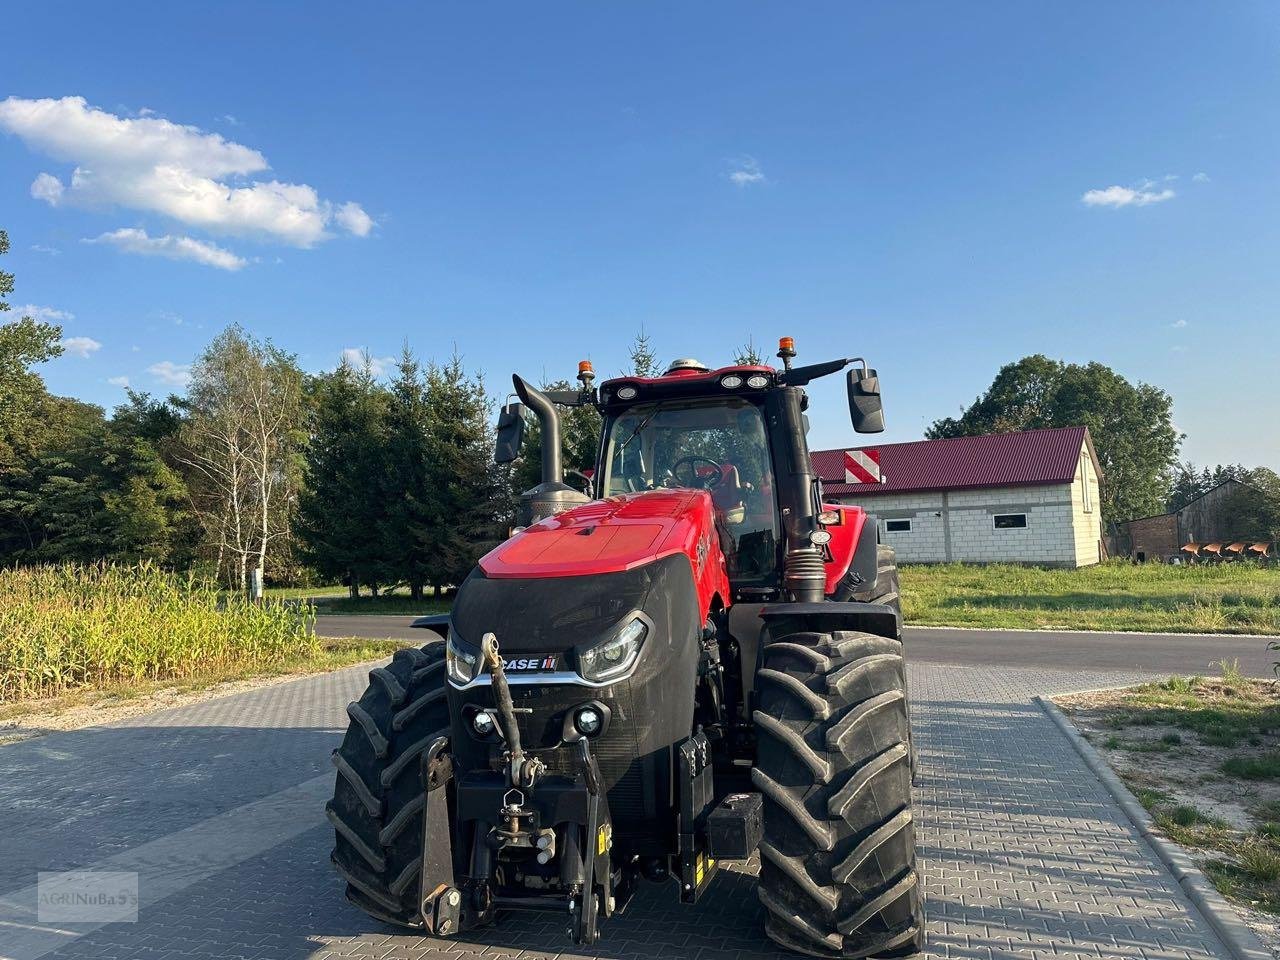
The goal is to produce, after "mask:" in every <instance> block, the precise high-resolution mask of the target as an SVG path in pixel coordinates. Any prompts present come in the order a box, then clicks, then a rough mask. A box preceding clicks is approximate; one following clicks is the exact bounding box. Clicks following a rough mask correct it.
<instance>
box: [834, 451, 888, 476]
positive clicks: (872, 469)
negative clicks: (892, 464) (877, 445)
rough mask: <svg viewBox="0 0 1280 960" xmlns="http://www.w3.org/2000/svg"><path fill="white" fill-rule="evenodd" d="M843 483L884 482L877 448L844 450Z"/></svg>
mask: <svg viewBox="0 0 1280 960" xmlns="http://www.w3.org/2000/svg"><path fill="white" fill-rule="evenodd" d="M844 482H845V483H884V475H883V474H881V473H880V451H879V450H846V451H845V452H844Z"/></svg>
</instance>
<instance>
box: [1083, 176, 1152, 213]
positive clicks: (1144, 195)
mask: <svg viewBox="0 0 1280 960" xmlns="http://www.w3.org/2000/svg"><path fill="white" fill-rule="evenodd" d="M1154 186H1155V184H1154V183H1153V182H1152V181H1150V180H1144V181H1143V182H1142V183H1141V184H1139V185H1138V186H1137V187H1136V188H1135V187H1121V186H1118V185H1117V186H1110V187H1107V188H1106V189H1104V190H1088V191H1086V192H1085V194H1084V196H1082V197H1081V198H1080V199H1081V201H1083V203H1084V205H1085V206H1086V207H1130V206H1134V207H1145V206H1147V204H1150V203H1163V202H1164V201H1165V200H1172V199H1173V198H1174V197H1175V196H1176V194H1175V193H1174V192H1173V191H1172V190H1170V189H1168V188H1167V187H1166V188H1165V189H1163V190H1153V189H1152V187H1154Z"/></svg>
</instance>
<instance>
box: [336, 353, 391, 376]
mask: <svg viewBox="0 0 1280 960" xmlns="http://www.w3.org/2000/svg"><path fill="white" fill-rule="evenodd" d="M342 360H343V362H344V363H349V364H351V366H353V367H355V368H356V369H363V368H364V365H365V361H368V363H369V372H370V373H372V374H373V375H374V376H375V377H381V376H382V375H384V374H387V373H390V372H391V371H392V370H394V369H395V366H396V358H395V357H375V356H373V354H371V353H370V352H369V351H368V350H366V349H364V348H363V347H347V349H345V350H343V351H342Z"/></svg>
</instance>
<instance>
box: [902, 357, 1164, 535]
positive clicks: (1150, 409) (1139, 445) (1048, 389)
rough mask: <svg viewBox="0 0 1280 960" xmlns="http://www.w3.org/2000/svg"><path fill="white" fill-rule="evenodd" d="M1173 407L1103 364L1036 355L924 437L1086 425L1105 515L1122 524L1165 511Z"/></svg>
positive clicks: (1161, 393)
mask: <svg viewBox="0 0 1280 960" xmlns="http://www.w3.org/2000/svg"><path fill="white" fill-rule="evenodd" d="M1172 408H1173V401H1172V399H1171V398H1170V397H1169V395H1168V394H1167V393H1165V392H1164V391H1163V390H1160V389H1159V388H1157V387H1153V386H1151V385H1150V384H1146V383H1138V384H1136V385H1135V384H1132V383H1130V382H1129V381H1128V380H1126V379H1125V378H1124V377H1122V376H1121V375H1120V374H1118V373H1116V372H1115V371H1114V370H1112V369H1111V368H1109V367H1107V366H1105V365H1103V364H1100V363H1089V364H1084V365H1080V364H1074V363H1071V364H1069V363H1063V362H1061V361H1058V360H1050V359H1049V358H1048V357H1045V356H1041V355H1038V354H1037V355H1035V356H1030V357H1024V358H1023V359H1021V360H1019V361H1017V362H1016V363H1011V364H1008V365H1006V366H1004V367H1002V368H1001V369H1000V372H999V373H998V374H997V375H996V378H995V380H994V381H993V382H992V384H991V386H990V387H989V388H988V389H987V391H986V392H985V393H984V394H983V395H982V396H980V397H978V398H977V399H976V400H975V401H974V402H973V404H972V405H970V406H969V408H968V409H966V410H965V411H964V412H963V413H962V414H961V415H960V416H959V417H958V418H955V417H946V418H943V419H941V420H937V421H935V422H934V423H933V425H932V426H930V427H929V429H928V430H927V431H926V436H928V437H930V438H932V439H938V438H942V437H959V436H974V435H978V434H985V433H1008V432H1012V431H1016V430H1031V429H1035V428H1038V427H1065V426H1086V427H1088V428H1089V432H1090V434H1091V435H1092V437H1093V443H1094V449H1095V450H1096V452H1097V454H1098V460H1099V461H1100V462H1101V465H1102V471H1103V474H1104V477H1103V484H1102V512H1103V517H1104V518H1105V519H1106V520H1108V521H1120V520H1127V519H1130V518H1133V517H1141V516H1148V515H1150V514H1153V513H1159V512H1160V511H1161V510H1163V508H1164V505H1165V502H1166V499H1167V497H1168V494H1169V490H1170V486H1171V482H1172V480H1173V477H1174V467H1175V465H1176V464H1177V456H1178V448H1179V446H1180V444H1181V441H1182V436H1181V434H1179V433H1178V431H1177V430H1176V429H1175V428H1174V426H1173V412H1172Z"/></svg>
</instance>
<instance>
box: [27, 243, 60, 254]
mask: <svg viewBox="0 0 1280 960" xmlns="http://www.w3.org/2000/svg"><path fill="white" fill-rule="evenodd" d="M31 249H32V250H33V251H35V252H36V253H47V254H48V255H49V256H51V257H56V256H58V255H60V254H61V253H62V251H61V250H59V249H58V248H57V247H47V246H45V245H44V244H43V243H33V244H32V245H31Z"/></svg>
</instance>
